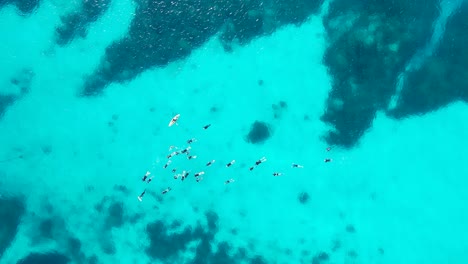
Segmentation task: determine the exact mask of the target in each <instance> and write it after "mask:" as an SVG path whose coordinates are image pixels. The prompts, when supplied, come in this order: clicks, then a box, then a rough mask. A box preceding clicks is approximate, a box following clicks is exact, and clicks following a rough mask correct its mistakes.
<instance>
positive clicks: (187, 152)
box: [180, 146, 192, 154]
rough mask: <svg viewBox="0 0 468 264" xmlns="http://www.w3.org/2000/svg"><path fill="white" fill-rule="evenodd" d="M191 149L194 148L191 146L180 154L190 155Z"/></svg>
mask: <svg viewBox="0 0 468 264" xmlns="http://www.w3.org/2000/svg"><path fill="white" fill-rule="evenodd" d="M190 149H192V147H191V146H188V147H187V148H186V149H183V150H182V151H181V152H180V153H182V154H189V153H190V151H189V150H190Z"/></svg>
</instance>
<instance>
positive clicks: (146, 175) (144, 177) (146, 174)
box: [141, 171, 151, 181]
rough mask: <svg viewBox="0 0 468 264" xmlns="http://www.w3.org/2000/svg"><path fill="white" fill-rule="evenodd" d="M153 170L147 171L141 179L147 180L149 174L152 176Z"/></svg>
mask: <svg viewBox="0 0 468 264" xmlns="http://www.w3.org/2000/svg"><path fill="white" fill-rule="evenodd" d="M150 174H151V172H149V171H147V172H146V173H145V175H144V176H143V178H141V181H146V179H147V178H148V176H150Z"/></svg>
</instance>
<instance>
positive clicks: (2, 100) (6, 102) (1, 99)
mask: <svg viewBox="0 0 468 264" xmlns="http://www.w3.org/2000/svg"><path fill="white" fill-rule="evenodd" d="M15 99H16V97H15V96H12V95H2V94H0V118H1V117H2V116H3V114H4V113H5V111H6V109H7V108H8V106H10V105H11V104H13V102H14V101H15Z"/></svg>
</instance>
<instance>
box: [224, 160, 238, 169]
mask: <svg viewBox="0 0 468 264" xmlns="http://www.w3.org/2000/svg"><path fill="white" fill-rule="evenodd" d="M235 162H236V160H232V161H231V162H229V163H228V164H226V167H228V168H229V167H231V166H232V164H234V163H235Z"/></svg>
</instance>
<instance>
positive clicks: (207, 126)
mask: <svg viewBox="0 0 468 264" xmlns="http://www.w3.org/2000/svg"><path fill="white" fill-rule="evenodd" d="M210 126H211V124H208V125H206V126H204V127H203V129H208V128H209V127H210Z"/></svg>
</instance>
